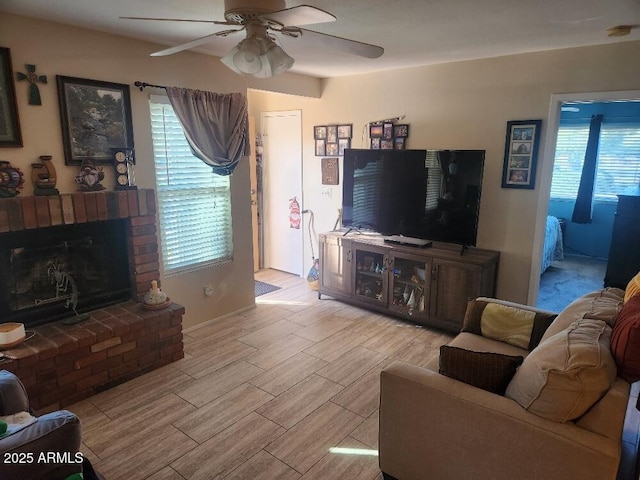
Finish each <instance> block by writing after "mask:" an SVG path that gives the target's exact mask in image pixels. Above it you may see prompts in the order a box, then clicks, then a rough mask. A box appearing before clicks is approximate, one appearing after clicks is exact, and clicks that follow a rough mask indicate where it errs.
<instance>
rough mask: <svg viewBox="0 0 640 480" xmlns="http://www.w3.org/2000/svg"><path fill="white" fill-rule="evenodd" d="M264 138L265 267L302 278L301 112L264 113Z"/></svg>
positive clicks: (262, 133)
mask: <svg viewBox="0 0 640 480" xmlns="http://www.w3.org/2000/svg"><path fill="white" fill-rule="evenodd" d="M261 138H262V144H263V149H264V153H263V156H262V202H261V208H262V211H261V212H260V213H261V218H262V219H263V221H262V233H263V235H262V236H261V241H262V245H261V249H260V250H261V251H262V252H264V256H263V259H262V267H263V268H271V269H275V270H280V271H283V272H288V273H293V274H295V275H298V276H303V248H302V242H303V236H302V233H303V229H302V222H301V221H300V220H298V222H297V228H295V227H296V222H295V221H292V220H295V218H294V217H295V212H292V205H293V204H297V205H298V216H299V217H298V218H299V219H300V218H301V212H302V115H301V111H300V110H292V111H281V112H263V113H262V114H261Z"/></svg>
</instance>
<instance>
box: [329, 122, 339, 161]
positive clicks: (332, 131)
mask: <svg viewBox="0 0 640 480" xmlns="http://www.w3.org/2000/svg"><path fill="white" fill-rule="evenodd" d="M327 143H338V126H337V125H327ZM327 155H333V154H332V153H327Z"/></svg>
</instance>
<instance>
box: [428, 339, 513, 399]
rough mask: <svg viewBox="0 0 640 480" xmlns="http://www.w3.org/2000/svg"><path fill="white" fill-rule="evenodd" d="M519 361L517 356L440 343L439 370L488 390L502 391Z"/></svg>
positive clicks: (498, 392) (501, 393)
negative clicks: (476, 350) (475, 350)
mask: <svg viewBox="0 0 640 480" xmlns="http://www.w3.org/2000/svg"><path fill="white" fill-rule="evenodd" d="M522 361H523V357H521V356H512V355H503V354H500V353H490V352H474V351H471V350H465V349H463V348H458V347H450V346H448V345H442V346H441V347H440V369H439V372H440V374H441V375H446V376H447V377H451V378H454V379H456V380H459V381H461V382H464V383H467V384H469V385H473V386H474V387H477V388H481V389H483V390H486V391H488V392H491V393H497V394H498V395H504V391H505V390H506V388H507V385H509V382H510V381H511V379H512V378H513V375H514V374H515V373H516V369H517V368H518V367H519V366H520V365H521V364H522Z"/></svg>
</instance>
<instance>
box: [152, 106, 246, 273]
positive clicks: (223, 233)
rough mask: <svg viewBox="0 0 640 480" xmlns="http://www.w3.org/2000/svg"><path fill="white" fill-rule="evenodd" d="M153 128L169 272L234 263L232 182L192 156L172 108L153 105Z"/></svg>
mask: <svg viewBox="0 0 640 480" xmlns="http://www.w3.org/2000/svg"><path fill="white" fill-rule="evenodd" d="M151 129H152V137H153V155H154V160H155V170H156V184H157V197H158V209H159V213H160V234H161V239H162V261H163V265H164V270H165V273H167V274H169V273H178V272H180V271H188V270H194V269H197V268H201V267H204V266H209V265H213V264H217V263H222V262H225V261H228V260H230V259H231V258H232V255H233V242H232V224H231V192H230V183H229V177H228V176H220V175H215V174H213V172H212V170H211V167H209V166H207V165H205V164H204V163H203V162H202V161H201V160H199V159H198V158H196V157H194V156H193V155H192V153H191V149H190V148H189V144H188V143H187V140H186V138H185V136H184V133H183V131H182V127H181V125H180V122H179V121H178V118H177V117H176V115H175V113H174V112H173V109H172V108H171V105H170V104H168V103H161V102H156V101H153V100H152V101H151Z"/></svg>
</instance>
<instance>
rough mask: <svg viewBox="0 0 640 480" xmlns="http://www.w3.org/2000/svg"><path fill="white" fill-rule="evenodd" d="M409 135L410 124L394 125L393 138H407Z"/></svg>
mask: <svg viewBox="0 0 640 480" xmlns="http://www.w3.org/2000/svg"><path fill="white" fill-rule="evenodd" d="M408 136H409V125H394V126H393V138H407V137H408Z"/></svg>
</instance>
